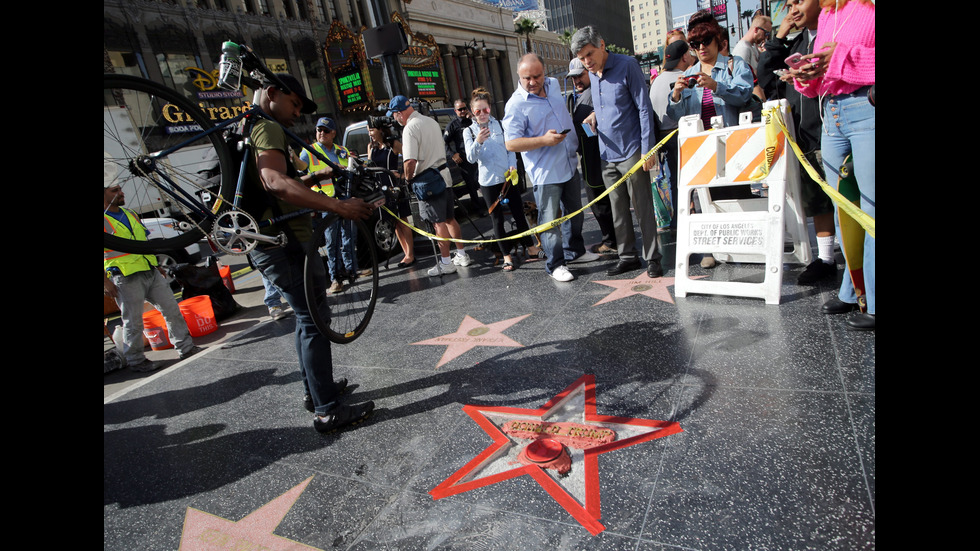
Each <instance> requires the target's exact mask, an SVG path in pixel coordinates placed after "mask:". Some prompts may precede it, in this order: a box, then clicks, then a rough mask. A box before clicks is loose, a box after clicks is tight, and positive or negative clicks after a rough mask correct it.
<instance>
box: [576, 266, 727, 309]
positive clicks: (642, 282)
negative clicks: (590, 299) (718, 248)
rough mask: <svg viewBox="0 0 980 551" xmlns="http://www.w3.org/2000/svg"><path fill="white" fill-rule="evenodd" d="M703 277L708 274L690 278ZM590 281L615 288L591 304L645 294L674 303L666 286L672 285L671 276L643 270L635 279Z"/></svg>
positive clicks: (596, 304)
mask: <svg viewBox="0 0 980 551" xmlns="http://www.w3.org/2000/svg"><path fill="white" fill-rule="evenodd" d="M703 277H708V276H694V277H691V278H690V279H701V278H703ZM592 283H600V284H602V285H606V286H607V287H612V288H614V289H616V290H615V291H613V292H611V293H609V294H608V295H606V298H604V299H602V300H600V301H599V302H597V303H595V304H593V305H592V306H599V305H600V304H604V303H606V302H612V301H614V300H619V299H621V298H626V297H630V296H633V295H646V296H648V297H650V298H655V299H657V300H662V301H664V302H669V303H671V304H673V303H674V298H673V297H672V296H670V291H668V290H667V287H673V286H674V278H672V277H650V276H648V275H647V274H646V272H644V273H642V274H640V276H639V277H637V278H636V279H604V280H600V281H593V282H592Z"/></svg>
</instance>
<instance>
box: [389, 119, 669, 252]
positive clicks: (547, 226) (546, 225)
mask: <svg viewBox="0 0 980 551" xmlns="http://www.w3.org/2000/svg"><path fill="white" fill-rule="evenodd" d="M676 133H677V130H674V131H673V132H671V133H670V134H668V135H667V136H666V137H665V138H664V139H662V140H660V143H658V144H657V145H655V146H653V149H651V150H650V151H648V152H647V153H646V155H644V156H643V157H641V158H640V160H639V161H637V162H636V164H634V165H633V167H632V168H630V169H629V172H627V173H626V174H623V177H622V178H620V179H619V180H617V181H616V183H615V184H613V185H612V186H610V187H608V188H606V191H604V192H602V193H600V194H599V195H598V196H597V197H596V198H595V199H593V200H592V201H590V202H589V203H588V204H586V205H584V206H583V207H582V208H580V209H578V210H577V211H575V212H572V213H569V214H566V215H565V216H562V217H560V218H555V219H554V220H552V221H551V222H547V223H544V224H539V225H537V226H535V227H533V228H531V229H529V230H527V231H524V232H521V233H519V234H517V235H510V236H507V237H502V238H500V239H453V238H451V237H439V236H438V235H433V234H431V233H429V232H427V231H425V230H422V229H419V228H416V227H415V226H413V225H411V224H409V223H408V222H406V221H404V220H402V219H401V218H399V217H398V215H397V214H395V213H393V212H391V209H389V208H388V207H384V206H383V207H381V208H383V209H384V210H385V212H387V213H388V214H390V215H391V216H392V217H393V218H394V219H395V220H398V222H399V223H400V224H402V225H403V226H406V227H408V228H410V229H411V230H412V231H413V232H415V233H417V234H419V235H424V236H425V237H428V238H429V239H435V240H437V241H452V242H455V243H497V242H498V241H509V240H512V239H520V238H522V237H527V236H529V235H534V234H537V233H541V232H545V231H548V230H550V229H553V228H557V227H558V226H560V225H561V224H562V223H563V222H565V221H566V220H570V219H571V218H573V217H575V216H578V215H579V214H581V213H582V212H583V211H584V210H585V209H587V208H589V207H591V206H592V205H593V204H595V203H596V202H597V201H599V200H601V199H602V198H603V197H605V196H607V195H609V194H610V193H611V192H612V190H614V189H616V188H617V187H619V186H620V185H621V184H622V183H623V182H625V181H626V180H627V179H628V178H629V177H630V176H632V175H633V173H634V172H636V171H637V170H640V169H642V168H643V164H644V163H646V162H647V160H649V159H650V158H651V157H653V156H654V154H656V153H657V151H660V148H662V147H663V145H664V144H665V143H667V142H668V141H669V140H670V139H671V138H673V137H674V134H676ZM505 177H506V178H507V179H508V180H511V185H516V184H517V172H516V171H508V172H507V174H506V175H505Z"/></svg>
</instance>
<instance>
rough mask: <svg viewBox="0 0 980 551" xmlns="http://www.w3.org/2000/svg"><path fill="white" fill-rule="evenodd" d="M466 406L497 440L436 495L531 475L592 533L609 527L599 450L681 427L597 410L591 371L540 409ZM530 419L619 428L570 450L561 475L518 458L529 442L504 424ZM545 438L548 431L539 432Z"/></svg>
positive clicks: (455, 492)
mask: <svg viewBox="0 0 980 551" xmlns="http://www.w3.org/2000/svg"><path fill="white" fill-rule="evenodd" d="M463 411H465V412H466V414H467V415H469V416H470V417H471V418H473V420H474V421H476V424H478V425H480V428H482V429H483V430H484V431H486V433H487V434H489V435H490V437H491V438H493V444H491V445H490V446H488V447H487V449H485V450H483V451H482V452H480V454H479V455H477V456H476V457H474V458H473V459H472V460H470V462H469V463H467V464H466V465H464V466H463V468H461V469H459V470H458V471H456V472H455V473H453V475H452V476H450V477H449V478H447V479H446V480H444V481H443V482H442V483H440V484H439V485H438V486H436V487H435V488H433V489H432V490H431V491H430V492H429V494H430V495H431V496H432V498H433V499H442V498H444V497H449V496H452V495H456V494H459V493H463V492H467V491H469V490H473V489H476V488H482V487H484V486H488V485H490V484H496V483H497V482H502V481H504V480H510V479H512V478H517V477H519V476H522V475H528V476H530V477H531V478H533V479H534V481H535V482H537V483H538V484H540V485H541V487H542V488H544V489H545V491H546V492H548V494H549V495H550V496H551V497H552V498H554V500H555V501H557V502H558V504H559V505H561V506H562V507H563V508H564V509H565V510H566V511H568V512H569V514H571V515H572V516H573V517H574V518H575V520H577V521H578V522H579V523H580V524H582V526H583V527H584V528H585V529H586V530H588V531H589V532H590V533H591V534H592V535H596V534H598V533H599V532H602V531H603V530H605V529H606V528H605V526H603V525H602V523H600V522H599V519H600V518H601V517H602V514H601V512H600V507H599V459H598V458H599V455H601V454H604V453H606V452H611V451H614V450H618V449H621V448H625V447H628V446H632V445H634V444H639V443H640V442H646V441H648V440H654V439H656V438H661V437H663V436H668V435H671V434H675V433H678V432H681V427H680V425H679V424H677V423H676V422H673V421H657V420H653V419H636V418H633V417H615V416H610V415H598V414H597V413H596V407H595V378H594V377H593V376H592V375H583V376H582V377H580V378H579V379H578V380H577V381H575V382H574V383H572V384H571V385H569V386H568V388H566V389H565V390H563V391H561V392H560V393H559V394H558V395H556V396H555V397H554V398H552V399H551V400H548V402H547V403H546V404H544V405H543V406H541V407H540V408H538V409H522V408H512V407H492V406H472V405H466V406H463ZM527 418H533V419H535V420H538V421H541V422H549V423H564V422H570V423H578V424H582V425H588V426H593V427H595V428H596V429H611V430H613V431H615V433H616V439H615V440H613V441H612V442H609V443H606V444H601V445H598V446H594V447H590V448H586V449H572V450H569V455H570V456H571V461H572V470H571V471H570V473H569V475H568V476H566V477H561V476H559V475H558V474H557V472H555V471H553V470H551V469H545V468H542V467H539V466H537V465H525V464H522V463H520V462H519V461H518V459H517V458H518V455H519V454H520V452H521V450H522V449H523V448H525V444H527V443H529V442H528V440H524V439H521V438H512V437H509V436H507V435H506V434H504V432H503V431H502V430H501V427H502V426H503V425H504V424H505V423H507V422H508V421H511V422H513V421H515V420H518V419H527ZM546 438H547V436H545V435H544V434H542V435H541V437H540V439H546ZM533 441H534V440H531V441H530V442H533Z"/></svg>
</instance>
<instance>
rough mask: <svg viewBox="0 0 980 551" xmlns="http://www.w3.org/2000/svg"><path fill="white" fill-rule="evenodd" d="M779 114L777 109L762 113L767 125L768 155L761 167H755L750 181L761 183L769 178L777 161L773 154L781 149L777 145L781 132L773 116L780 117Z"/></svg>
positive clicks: (765, 156) (763, 159)
mask: <svg viewBox="0 0 980 551" xmlns="http://www.w3.org/2000/svg"><path fill="white" fill-rule="evenodd" d="M778 113H779V111H777V110H775V109H766V110H765V111H763V112H762V118H763V120H764V122H765V125H766V126H765V129H766V154H765V155H764V156H763V158H762V162H761V163H759V166H757V167H755V170H753V171H752V174H750V175H749V180H753V181H759V180H765V179H766V178H768V177H769V171H770V170H771V169H772V164H773V163H774V162H775V160H776V159H775V156H774V155H773V153H774V152H775V151H777V150H778V149H779V148H778V143H777V142H778V140H779V130H778V129H777V128H776V125H775V121H774V120H773V119H775V118H776V117H775V116H773V115H778Z"/></svg>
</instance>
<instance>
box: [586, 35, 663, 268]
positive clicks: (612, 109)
mask: <svg viewBox="0 0 980 551" xmlns="http://www.w3.org/2000/svg"><path fill="white" fill-rule="evenodd" d="M571 50H572V54H573V55H575V56H577V57H578V59H579V61H581V62H582V64H583V65H584V66H585V68H586V69H587V70H588V71H589V80H590V81H591V82H592V106H593V108H594V109H595V112H594V113H593V116H590V118H589V119H586V121H588V122H590V123H591V124H592V125H593V129H594V130H595V131H596V133H597V134H599V156H600V157H602V161H603V167H602V178H603V180H604V181H605V184H606V187H607V188H608V187H610V186H612V185H613V184H615V183H616V182H617V181H618V180H619V179H620V178H622V176H623V175H624V174H626V173H627V172H629V170H630V168H632V167H633V165H634V164H636V163H637V162H638V161H639V160H640V158H641V157H642V156H643V155H644V154H645V153H646V152H647V151H650V149H651V148H652V147H653V146H654V145H655V144H654V143H653V139H654V136H655V135H656V134H655V132H656V118H655V116H654V112H653V107H651V105H650V98H649V96H648V95H647V88H646V77H645V76H644V75H643V72H642V71H641V70H640V65H639V64H638V63H637V62H636V60H635V59H633V58H631V57H628V56H624V55H619V54H611V53H609V52H607V51H606V43H605V41H604V40H602V37H601V36H599V33H597V32H596V31H595V29H593V28H592V27H584V28H582V29H579V30H578V31H577V32H576V33H575V35H574V36H573V37H572V42H571ZM590 119H591V120H590ZM656 163H657V159H656V156H654V157H651V158H650V159H648V160H647V162H646V163H644V165H643V168H642V169H640V170H637V171H636V172H635V173H633V175H632V176H631V177H630V178H629V179H628V180H627V181H626V182H625V183H624V184H622V185H620V186H619V187H618V188H616V189H615V190H614V191H613V192H612V193H610V194H609V199H610V202H611V203H612V212H613V224H614V225H615V226H616V244H617V247H618V248H619V263H617V264H616V265H615V266H613V267H612V268H610V269H609V271H608V272H607V273H608V274H609V275H619V274H622V273H625V272H628V271H631V270H638V269H639V268H640V267H641V264H640V259H639V258H637V256H638V254H637V250H636V233H635V232H634V230H633V218H632V217H631V216H630V203H631V201H632V205H633V210H634V211H635V212H636V217H637V219H638V221H639V223H640V232H641V233H642V238H643V258H644V259H645V260H646V261H647V274H648V275H649V276H650V277H660V276H662V275H663V268H662V267H661V266H660V259H661V258H662V257H663V255H662V254H661V253H660V239H659V237H658V235H657V215H656V212H655V211H654V207H653V191H652V188H651V187H650V173H649V171H650V170H652V169H653V168H654V167H655V166H656Z"/></svg>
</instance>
